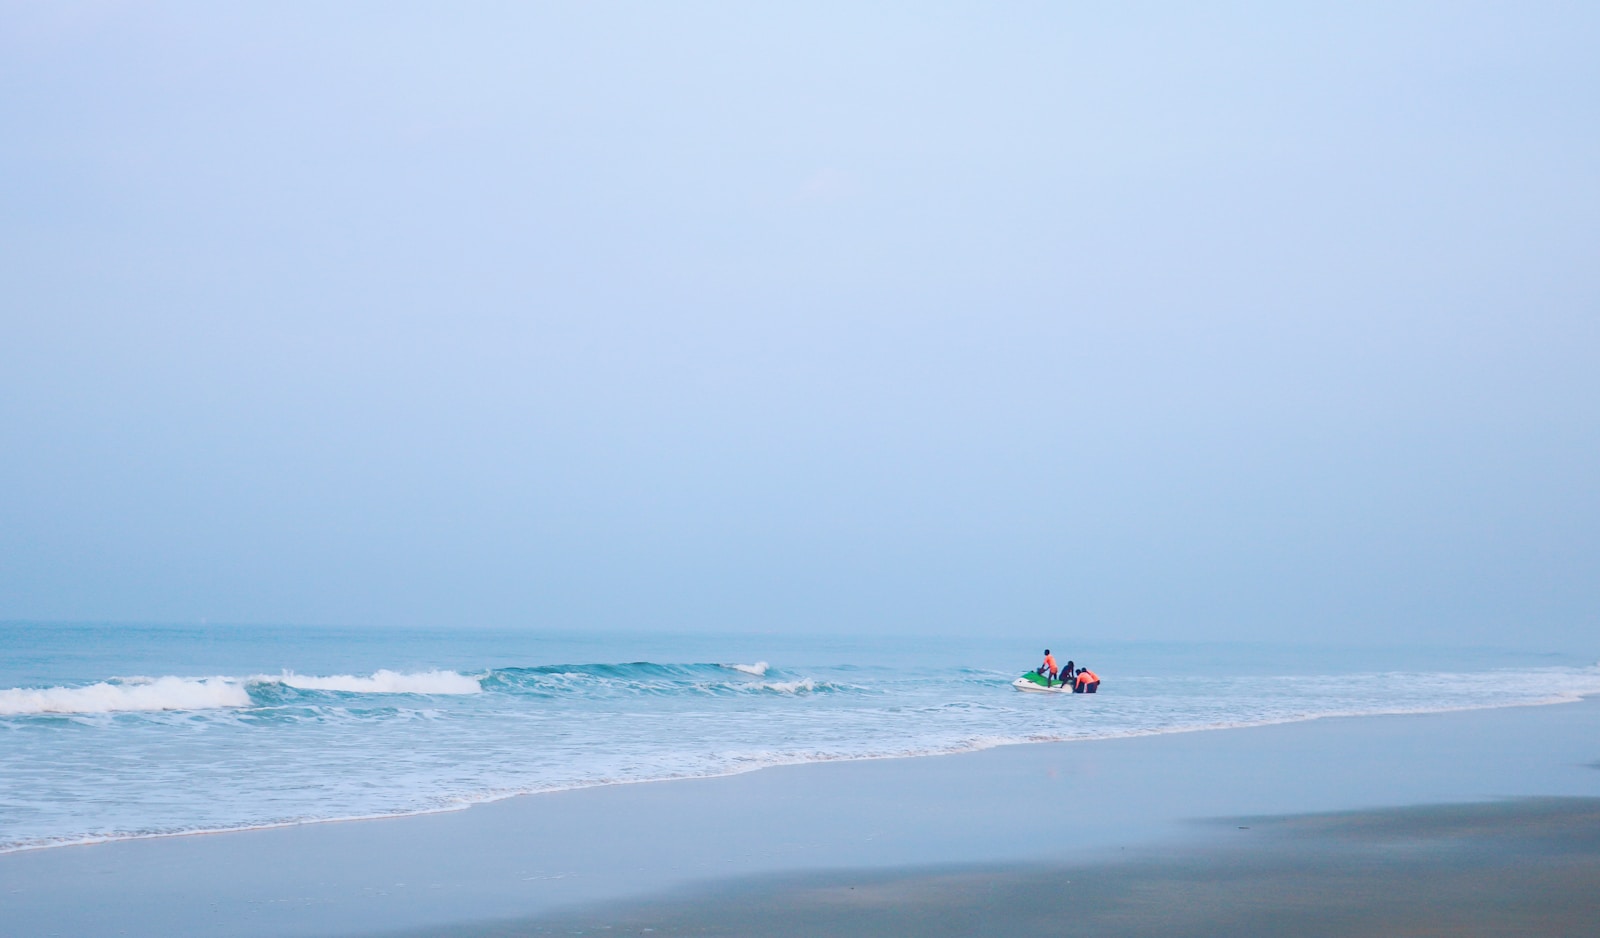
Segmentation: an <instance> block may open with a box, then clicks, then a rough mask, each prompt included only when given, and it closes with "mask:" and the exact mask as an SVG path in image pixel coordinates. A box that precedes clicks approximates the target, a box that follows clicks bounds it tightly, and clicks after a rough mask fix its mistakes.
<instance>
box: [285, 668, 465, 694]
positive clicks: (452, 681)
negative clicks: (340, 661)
mask: <svg viewBox="0 0 1600 938" xmlns="http://www.w3.org/2000/svg"><path fill="white" fill-rule="evenodd" d="M255 681H257V682H260V683H267V682H269V681H276V682H277V683H279V684H283V685H284V686H286V687H293V688H295V689H297V690H331V691H341V692H343V693H347V694H478V693H482V692H483V685H482V684H480V683H479V680H478V678H475V677H468V676H467V675H465V674H457V673H456V672H454V671H423V672H421V673H418V674H401V673H400V672H398V671H387V670H384V671H378V672H376V673H375V674H373V675H372V676H371V677H356V676H354V675H350V674H335V675H332V676H330V677H313V676H311V675H304V674H295V673H293V672H287V671H286V672H284V673H283V674H282V675H281V676H279V677H276V678H256V679H255Z"/></svg>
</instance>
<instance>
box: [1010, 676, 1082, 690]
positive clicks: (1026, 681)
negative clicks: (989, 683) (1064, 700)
mask: <svg viewBox="0 0 1600 938" xmlns="http://www.w3.org/2000/svg"><path fill="white" fill-rule="evenodd" d="M1044 685H1045V677H1044V675H1042V674H1040V673H1039V672H1038V671H1029V672H1028V673H1027V674H1024V675H1023V676H1021V677H1019V678H1017V679H1016V680H1015V681H1012V682H1011V686H1012V687H1015V688H1016V689H1017V690H1023V691H1028V692H1029V693H1034V694H1070V693H1072V685H1071V684H1063V683H1061V682H1060V681H1052V682H1050V686H1049V687H1046V686H1044Z"/></svg>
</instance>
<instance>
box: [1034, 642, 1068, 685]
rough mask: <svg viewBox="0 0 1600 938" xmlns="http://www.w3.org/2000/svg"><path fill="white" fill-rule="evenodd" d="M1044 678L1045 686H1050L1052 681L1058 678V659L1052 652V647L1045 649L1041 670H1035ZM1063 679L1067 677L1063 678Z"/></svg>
mask: <svg viewBox="0 0 1600 938" xmlns="http://www.w3.org/2000/svg"><path fill="white" fill-rule="evenodd" d="M1034 673H1035V674H1038V675H1039V676H1040V677H1042V678H1044V686H1046V687H1049V686H1050V682H1051V681H1053V680H1055V679H1056V673H1057V672H1056V659H1055V656H1054V655H1052V654H1050V649H1048V648H1046V649H1045V650H1044V664H1041V665H1039V670H1038V671H1035V672H1034ZM1062 680H1063V681H1065V680H1066V679H1065V678H1063V679H1062Z"/></svg>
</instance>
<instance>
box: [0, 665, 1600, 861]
mask: <svg viewBox="0 0 1600 938" xmlns="http://www.w3.org/2000/svg"><path fill="white" fill-rule="evenodd" d="M1588 701H1600V695H1587V696H1586V695H1577V696H1563V697H1559V698H1556V699H1550V700H1535V701H1518V702H1514V703H1503V704H1483V705H1479V706H1466V707H1446V708H1440V709H1411V710H1380V711H1367V712H1340V713H1319V714H1312V715H1308V716H1303V717H1291V718H1285V719H1271V720H1260V721H1256V722H1249V723H1222V724H1210V725H1203V726H1182V727H1173V728H1170V729H1153V730H1130V731H1126V732H1121V733H1108V734H1105V735H1100V736H1078V737H1041V738H1036V739H1006V740H1000V741H995V742H985V743H981V744H972V745H968V746H961V747H954V748H949V749H941V750H935V751H915V752H904V753H885V754H881V755H857V756H840V757H837V758H808V759H799V758H797V759H794V760H792V761H784V760H779V761H774V762H770V763H765V764H761V765H753V766H750V767H748V768H742V769H735V770H732V771H726V772H712V773H707V774H703V775H698V774H697V775H678V776H664V777H661V778H642V779H614V780H607V781H603V782H595V783H592V784H576V785H570V786H565V787H556V788H547V789H538V790H526V791H514V792H510V793H507V794H500V795H489V796H485V797H483V798H481V799H471V800H466V801H463V802H462V803H461V804H457V805H450V806H447V807H439V808H425V809H420V810H406V811H396V812H392V813H381V814H362V815H351V816H345V817H328V818H308V819H304V820H289V821H268V822H265V823H260V824H246V825H241V826H237V827H217V828H206V829H200V830H179V831H160V832H155V833H141V834H127V835H120V834H112V835H107V836H103V837H90V838H85V839H81V840H71V841H63V842H54V843H37V844H23V845H18V846H12V847H0V857H5V856H12V855H16V854H26V853H35V852H38V851H44V850H57V849H65V848H73V847H80V848H81V847H98V846H104V845H109V844H119V843H129V842H137V841H148V840H164V839H168V838H191V837H209V836H217V835H231V834H246V833H253V832H259V831H273V830H286V829H295V828H303V827H310V826H315V825H323V824H352V823H367V822H373V821H398V820H405V819H407V818H420V817H431V816H434V815H440V814H454V813H459V812H462V811H470V810H473V809H476V808H482V807H486V806H490V805H495V804H500V803H502V802H507V801H515V800H517V799H522V798H537V797H542V796H548V795H559V794H565V793H568V792H578V791H590V790H595V789H605V788H615V787H621V786H632V785H654V784H661V783H670V782H697V781H709V780H714V779H725V778H737V777H740V776H743V775H749V774H752V773H756V772H764V771H769V770H772V769H786V768H795V767H800V766H810V765H836V764H843V763H852V762H879V761H896V760H917V759H938V758H945V757H950V756H963V755H971V754H974V753H981V752H988V751H991V750H995V749H1001V748H1006V747H1020V746H1037V745H1045V746H1054V745H1070V744H1082V743H1089V744H1093V743H1101V742H1110V741H1118V740H1129V739H1151V738H1163V737H1169V736H1181V735H1187V734H1199V733H1217V732H1229V731H1235V730H1253V729H1262V728H1267V727H1275V726H1296V725H1301V724H1308V723H1315V722H1318V721H1323V720H1363V719H1381V718H1386V717H1417V716H1435V715H1446V714H1461V713H1477V712H1482V711H1496V710H1510V709H1519V708H1543V707H1557V706H1562V705H1568V704H1578V705H1581V704H1584V703H1585V702H1588ZM1596 765H1597V766H1600V763H1596Z"/></svg>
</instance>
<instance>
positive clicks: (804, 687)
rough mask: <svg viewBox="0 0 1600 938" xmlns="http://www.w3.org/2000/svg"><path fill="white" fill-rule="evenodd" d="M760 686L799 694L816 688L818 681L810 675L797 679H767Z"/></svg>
mask: <svg viewBox="0 0 1600 938" xmlns="http://www.w3.org/2000/svg"><path fill="white" fill-rule="evenodd" d="M760 686H761V688H762V689H763V690H775V691H778V692H779V693H782V694H798V693H800V692H801V691H807V692H809V691H814V690H816V689H817V682H816V681H813V680H812V679H811V678H809V677H803V678H800V679H799V680H796V681H766V682H764V683H763V684H761V685H760Z"/></svg>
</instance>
